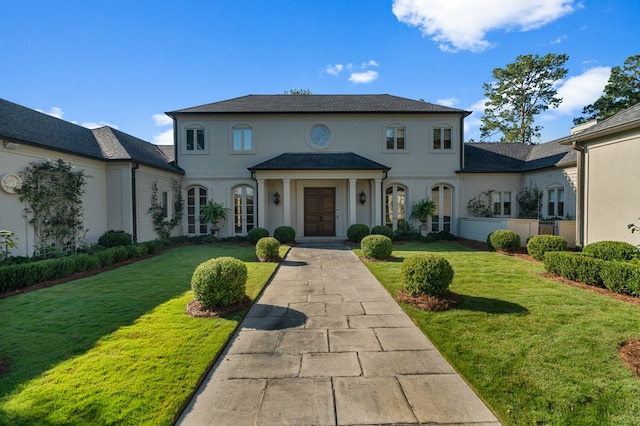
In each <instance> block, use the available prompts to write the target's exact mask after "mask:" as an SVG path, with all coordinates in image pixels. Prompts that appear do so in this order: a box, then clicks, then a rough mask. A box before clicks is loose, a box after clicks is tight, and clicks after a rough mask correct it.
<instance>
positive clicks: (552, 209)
mask: <svg viewBox="0 0 640 426" xmlns="http://www.w3.org/2000/svg"><path fill="white" fill-rule="evenodd" d="M547 216H549V217H562V216H564V188H562V187H552V188H549V189H547Z"/></svg>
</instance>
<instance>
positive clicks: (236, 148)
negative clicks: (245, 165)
mask: <svg viewBox="0 0 640 426" xmlns="http://www.w3.org/2000/svg"><path fill="white" fill-rule="evenodd" d="M232 151H233V152H245V153H246V152H254V143H253V128H252V127H251V126H235V127H234V128H233V129H232Z"/></svg>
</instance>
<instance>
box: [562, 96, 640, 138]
mask: <svg viewBox="0 0 640 426" xmlns="http://www.w3.org/2000/svg"><path fill="white" fill-rule="evenodd" d="M637 127H640V103H638V104H635V105H634V106H632V107H630V108H627V109H625V110H624V111H621V112H619V113H617V114H616V115H614V116H612V117H609V118H607V119H605V120H602V121H601V122H599V123H598V124H595V125H593V126H591V127H589V128H587V129H585V130H583V131H581V132H578V133H576V134H574V135H572V136H571V140H573V141H577V142H585V141H586V140H589V139H593V138H597V137H599V136H603V135H607V134H610V133H615V132H619V131H624V130H627V129H631V128H637Z"/></svg>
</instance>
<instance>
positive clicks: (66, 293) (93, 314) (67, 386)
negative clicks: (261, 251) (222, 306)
mask: <svg viewBox="0 0 640 426" xmlns="http://www.w3.org/2000/svg"><path fill="white" fill-rule="evenodd" d="M282 250H283V254H284V252H285V250H286V247H283V248H282ZM219 256H233V257H236V258H238V259H241V260H243V261H245V262H247V266H248V269H249V278H248V282H247V294H249V296H250V297H251V298H252V299H255V297H256V296H257V295H258V294H259V293H260V291H261V289H262V288H263V287H264V285H265V284H266V282H267V281H268V279H269V278H270V276H271V274H272V273H273V271H274V270H275V268H276V266H277V264H276V263H258V262H255V261H254V256H255V249H254V248H253V247H237V246H231V245H229V246H227V245H225V246H213V245H198V246H186V247H180V248H174V249H170V250H167V251H166V252H164V253H163V254H161V255H159V256H156V257H152V258H149V259H146V260H143V261H140V262H137V263H134V264H131V265H128V266H124V267H121V268H119V269H116V270H112V271H109V272H105V273H102V274H100V275H96V276H93V277H90V278H86V279H81V280H77V281H72V282H69V283H66V284H62V285H58V286H55V287H51V288H47V289H43V290H38V291H34V292H31V293H26V294H23V295H19V296H14V297H11V298H8V299H4V300H0V336H1V337H0V365H1V364H2V363H3V362H4V363H5V364H8V368H7V370H6V371H5V372H4V373H3V374H0V424H3V425H4V424H11V425H20V424H47V425H58V424H65V425H67V424H78V425H80V424H82V425H86V424H159V425H166V424H171V422H172V420H173V418H174V416H175V415H176V414H177V412H178V410H179V408H180V406H181V404H182V403H183V402H184V401H185V400H186V399H187V398H188V397H189V395H190V392H192V390H193V389H194V387H195V386H196V384H197V381H198V380H199V378H200V376H201V375H202V374H203V373H204V372H205V371H206V369H207V368H208V366H209V364H210V363H211V362H212V360H213V359H214V358H215V356H216V355H217V354H218V353H219V352H220V350H221V349H222V347H223V346H224V344H225V343H226V341H227V340H228V338H229V337H230V335H231V334H232V333H233V331H234V329H235V328H236V326H237V324H238V323H239V321H240V320H241V319H242V317H243V316H244V314H245V313H246V311H241V312H237V313H234V314H232V315H229V316H227V317H225V318H218V319H211V318H191V317H189V316H188V315H186V314H185V313H184V311H185V307H186V305H187V303H189V302H190V301H191V300H192V299H193V295H192V292H191V291H190V280H191V275H192V273H193V271H194V269H195V267H196V266H197V265H198V264H200V263H201V262H203V261H205V260H207V259H210V258H212V257H219Z"/></svg>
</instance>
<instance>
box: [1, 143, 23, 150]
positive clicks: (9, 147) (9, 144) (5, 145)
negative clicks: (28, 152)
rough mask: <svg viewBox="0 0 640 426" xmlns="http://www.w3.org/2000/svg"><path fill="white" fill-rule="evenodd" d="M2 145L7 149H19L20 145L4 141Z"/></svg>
mask: <svg viewBox="0 0 640 426" xmlns="http://www.w3.org/2000/svg"><path fill="white" fill-rule="evenodd" d="M2 144H3V145H4V147H5V148H7V149H18V148H20V144H19V143H15V142H9V141H4V142H3V143H2Z"/></svg>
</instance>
